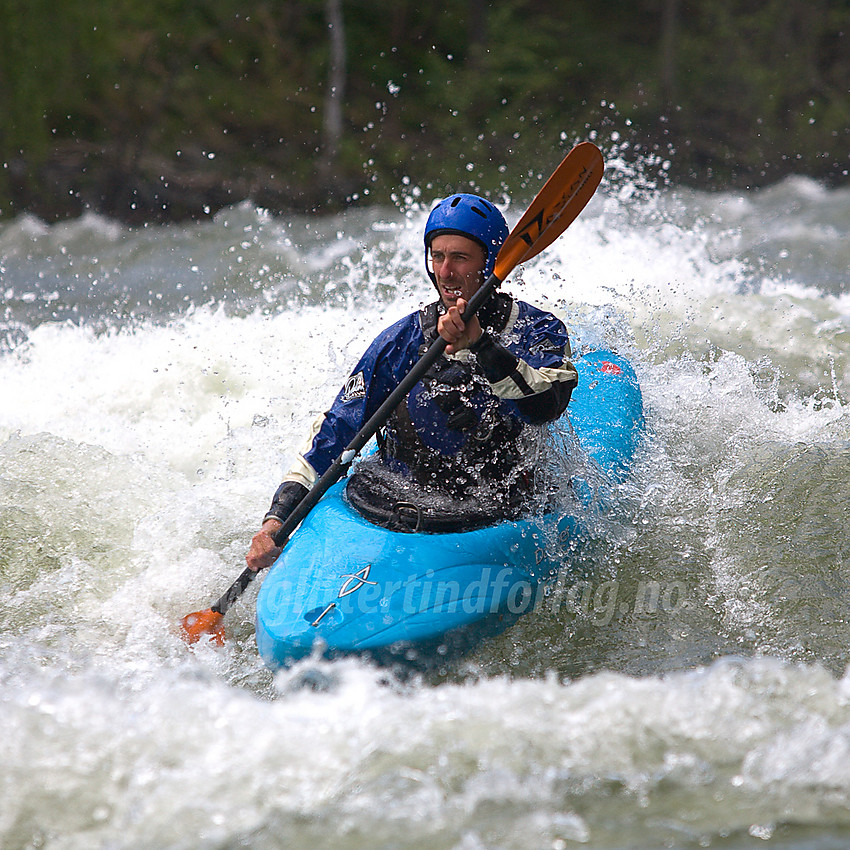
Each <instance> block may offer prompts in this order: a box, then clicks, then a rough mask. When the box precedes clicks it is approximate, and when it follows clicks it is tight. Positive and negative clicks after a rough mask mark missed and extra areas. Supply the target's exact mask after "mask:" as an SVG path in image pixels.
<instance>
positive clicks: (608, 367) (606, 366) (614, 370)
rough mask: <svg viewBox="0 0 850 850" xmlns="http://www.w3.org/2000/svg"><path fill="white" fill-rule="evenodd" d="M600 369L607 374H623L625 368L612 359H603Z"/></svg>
mask: <svg viewBox="0 0 850 850" xmlns="http://www.w3.org/2000/svg"><path fill="white" fill-rule="evenodd" d="M599 371H600V372H604V373H605V374H606V375H622V374H623V370H622V369H621V368H620V367H619V366H618V365H617V364H616V363H612V362H611V361H610V360H603V361H602V362H601V363H600V364H599Z"/></svg>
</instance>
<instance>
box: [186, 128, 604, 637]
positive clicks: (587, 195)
mask: <svg viewBox="0 0 850 850" xmlns="http://www.w3.org/2000/svg"><path fill="white" fill-rule="evenodd" d="M603 171H604V164H603V161H602V154H601V153H600V152H599V149H598V148H597V147H596V146H595V145H592V144H591V143H590V142H582V143H581V144H579V145H576V146H575V147H574V148H573V149H572V150H571V151H570V152H569V153H568V154H567V155H566V156H565V157H564V159H563V161H562V162H561V164H560V165H559V166H558V167H557V168H556V169H555V171H554V172H553V174H552V176H551V177H550V178H549V179H548V180H547V181H546V184H545V185H544V186H543V188H542V189H541V190H540V192H538V194H537V197H536V198H535V199H534V200H533V201H532V202H531V206H529V208H528V209H527V210H526V212H525V215H523V217H522V218H521V219H520V220H519V222H518V223H517V225H516V227H514V229H513V230H512V231H511V232H510V234H509V235H508V238H507V239H506V240H505V242H504V244H503V245H502V247H501V249H500V250H499V253H498V255H497V256H496V265H495V269H494V271H493V274H491V275H490V277H489V278H488V279H487V280H486V281H485V282H484V284H483V286H482V287H481V288H480V289H479V290H478V291H477V292H476V293H475V294H474V295H473V296H472V298H470V299H469V303H468V305H467V308H466V310H465V311H464V314H463V317H462V318H463V321H464V322H468V321H469V320H470V319H471V318H472V317H473V316H474V315H475V314H476V313H477V312H478V310H479V309H480V308H481V306H482V305H483V304H484V302H485V301H486V300H487V299H488V298H489V297H490V296H491V295H492V294H493V292H494V291H495V289H496V287H497V286H498V285H499V284H500V283H501V282H502V281H503V280H504V279H505V278H506V277H507V276H508V275H509V274H510V273H511V272H512V271H513V270H514V268H515V267H516V266H517V265H519V264H520V263H522V262H524V261H525V260H529V259H531V258H532V257H534V256H536V255H537V254H539V253H540V252H541V251H542V250H543V249H544V248H547V247H548V246H549V245H551V244H552V243H553V242H554V241H555V240H556V239H557V238H558V237H559V236H560V235H561V234H562V233H563V232H564V231H565V230H566V229H567V228H568V227H569V226H570V224H572V223H573V221H574V220H575V218H576V216H578V214H579V213H580V212H581V211H582V210H583V209H584V207H585V206H586V204H587V202H588V201H589V200H590V199H591V198H592V197H593V193H594V192H595V191H596V187H597V186H598V185H599V182H600V181H601V180H602V172H603ZM445 348H446V341H445V340H444V339H443V338H442V337H438V338H437V339H436V340H435V341H434V342H433V343H432V344H431V346H430V347H429V348H428V350H427V351H426V352H425V353H424V354H423V355H422V357H421V358H420V359H419V361H418V362H417V363H416V365H415V366H414V367H413V368H412V369H411V370H410V372H408V373H407V375H406V376H405V377H404V378H403V379H402V381H401V383H400V384H399V385H398V386H397V387H396V388H395V390H393V392H392V393H390V395H389V396H388V397H387V399H386V401H384V403H383V404H382V405H381V406H380V407H379V408H378V409H377V411H375V413H374V414H373V415H372V417H371V418H370V419H369V421H368V422H366V424H365V425H364V426H363V427H362V428H361V429H360V430H359V431H358V432H357V434H355V436H354V439H352V441H351V442H350V443H349V444H348V446H347V447H346V449H345V451H344V452H343V453H342V454H341V455H340V456H339V457H338V458H337V459H336V460H335V461H334V462H333V463H332V464H331V466H330V468H329V469H328V471H327V472H325V474H324V475H323V476H322V477H321V478H319V480H318V481H317V482H316V483H315V484H314V485H313V487H312V489H311V490H310V491H309V492H308V493H307V495H306V496H305V497H304V498H303V499H302V500H301V502H299V503H298V505H297V507H296V508H295V510H294V511H293V512H292V513H291V514H290V515H289V517H288V518H287V520H286V522H285V523H284V524H283V527H282V528H280V529H279V530H278V531H277V532H276V533H275V534H274V535H273V539H274V542H275V543H276V544H277V545H278V546H283V545H284V544H285V543H286V541H287V540H288V539H289V537H290V536H291V535H292V533H293V532H294V531H295V529H296V528H298V526H299V525H300V524H301V521H302V520H303V519H304V518H305V517H306V516H307V514H308V513H310V511H311V510H312V509H313V507H314V506H315V504H316V503H317V502H318V501H319V499H321V497H322V496H323V495H324V494H325V493H326V492H327V490H328V489H329V488H330V487H331V486H333V485H334V484H335V483H336V482H337V481H338V480H339V479H340V478H341V477H342V476H343V475H344V474H345V472H346V471H347V470H348V467H349V466H350V465H351V462H352V461H353V460H354V458H355V457H356V456H357V454H358V453H359V452H360V450H361V449H362V448H363V447H364V446H365V445H366V443H368V442H369V440H370V439H371V438H372V437H373V436H374V435H375V433H376V432H377V430H378V429H379V428H380V427H381V426H382V425H384V424H385V423H386V421H387V420H388V419H389V417H390V414H391V413H392V412H393V410H395V409H396V407H398V405H399V403H400V402H401V401H402V399H403V398H404V397H405V396H406V395H407V394H408V393H409V392H410V391H411V390H412V389H413V387H414V386H416V384H417V383H418V382H419V380H420V379H421V378H422V377H423V376H424V375H425V373H426V372H427V371H428V370H429V369H430V368H431V366H432V365H433V364H434V363H435V362H436V360H437V359H438V358H439V357H440V356H441V355H442V353H443V351H444V350H445ZM256 576H257V573H256V572H255V571H254V570H252V569H250V568H246V569H245V570H244V571H243V572H242V574H241V575H240V576H239V578H237V579H236V581H235V582H234V583H233V584H232V585H231V586H230V587H229V588H228V590H227V592H226V593H225V594H224V596H222V597H221V598H220V599H219V600H218V601H217V602H215V603H214V604H213V605H212V606H211V607H210V608H207V609H206V610H205V611H197V612H195V613H193V614H187V615H186V616H185V617H184V618H183V620H182V621H181V632H182V636H183V639H184V640H185V641H186V642H187V643H195V642H196V641H197V640H199V639H200V638H201V637H203V636H208V637H209V638H210V640H211V641H212V642H213V643H217V644H221V643H223V641H224V626H223V622H222V620H223V618H224V615H225V614H226V613H227V611H228V609H229V608H230V607H231V606H232V605H233V603H234V602H235V601H236V600H237V599H238V598H239V597H240V596H241V595H242V593H243V592H244V590H245V588H246V587H248V585H249V584H250V583H251V582H252V581H253V580H254V578H255V577H256Z"/></svg>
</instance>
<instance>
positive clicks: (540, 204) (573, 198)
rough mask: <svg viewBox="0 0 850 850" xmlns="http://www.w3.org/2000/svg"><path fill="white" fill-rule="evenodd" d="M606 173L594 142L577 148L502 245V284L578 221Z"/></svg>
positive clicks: (499, 266) (498, 266)
mask: <svg viewBox="0 0 850 850" xmlns="http://www.w3.org/2000/svg"><path fill="white" fill-rule="evenodd" d="M604 171H605V163H604V162H603V160H602V154H601V153H600V151H599V148H597V147H596V145H594V144H592V143H591V142H582V143H581V144H578V145H576V146H575V147H574V148H573V149H572V150H571V151H570V152H569V153H568V154H567V155H566V156H565V157H564V159H563V161H562V162H561V164H560V165H559V166H558V167H557V168H556V169H555V171H554V172H553V173H552V176H551V177H550V178H549V179H548V180H547V181H546V183H545V185H544V186H543V188H542V189H541V190H540V191H539V192H538V193H537V197H536V198H535V199H534V200H533V201H532V202H531V206H530V207H529V208H528V209H527V210H526V212H525V215H523V217H522V218H521V219H520V220H519V222H518V223H517V225H516V227H514V229H513V230H512V231H511V232H510V234H509V236H508V238H507V239H506V240H505V243H504V245H502V247H501V250H500V251H499V254H498V256H497V257H496V268H495V275H496V277H497V278H499V280H504V279H505V278H506V277H507V276H508V275H509V274H510V273H511V271H512V270H513V269H514V268H515V267H516V266H517V264H519V263H522V262H524V261H525V260H530V259H531V258H532V257H535V256H537V254H539V253H540V252H541V251H542V250H543V249H544V248H547V247H548V246H549V245H551V244H552V243H553V242H554V241H555V240H556V239H557V238H558V237H559V236H560V235H561V234H562V233H563V232H564V231H565V230H566V229H567V228H568V227H569V226H570V225H571V224H572V223H573V221H575V218H576V216H577V215H578V214H579V213H580V212H581V211H582V210H583V209H584V208H585V206H586V205H587V202H588V201H589V200H590V199H591V198H592V197H593V193H594V192H595V191H596V187H597V186H599V183H600V181H601V180H602V173H603V172H604Z"/></svg>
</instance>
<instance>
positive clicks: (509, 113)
mask: <svg viewBox="0 0 850 850" xmlns="http://www.w3.org/2000/svg"><path fill="white" fill-rule="evenodd" d="M848 31H850V3H848V2H846V0H845V2H835V0H833V2H828V0H805V2H802V0H760V1H759V2H756V0H704V2H697V0H690V1H689V0H633V2H624V0H613V1H612V2H598V0H597V2H590V0H502V2H492V3H487V2H485V1H484V0H461V2H458V3H454V4H447V6H444V4H435V3H421V2H419V3H414V2H410V0H393V1H392V2H389V0H254V2H249V0H240V2H236V0H145V2H140V0H109V2H106V0H0V163H1V164H2V170H0V215H4V216H10V215H15V214H18V213H20V212H22V211H24V210H29V211H32V212H34V213H36V214H38V215H41V216H42V217H44V218H47V219H49V220H52V219H56V218H60V217H63V216H68V215H76V214H79V213H80V212H82V211H83V210H85V209H94V210H98V211H100V212H103V213H106V214H109V215H113V216H116V217H119V218H121V219H123V220H127V221H149V220H169V219H179V218H183V217H186V216H203V215H205V214H208V213H210V212H214V211H215V210H216V209H217V208H219V207H221V206H222V205H226V204H231V203H235V202H238V201H240V200H243V199H245V198H251V199H252V200H253V201H254V202H255V203H257V204H259V205H260V206H264V207H268V208H269V209H271V210H273V211H284V210H287V209H294V210H310V209H318V210H332V209H337V208H339V207H340V206H342V205H345V204H347V203H351V202H352V201H355V202H363V201H364V200H365V201H371V202H378V203H387V202H390V201H391V199H393V198H395V199H398V198H400V197H408V196H409V195H410V194H411V193H413V192H414V191H415V190H416V189H417V188H418V189H421V190H422V191H423V192H424V193H425V194H426V195H427V197H429V198H430V197H433V196H436V195H439V194H441V193H443V192H446V191H449V190H453V189H455V188H467V187H470V188H473V189H476V190H478V191H482V192H486V193H494V194H496V195H497V196H498V195H499V194H500V193H501V192H504V191H507V192H511V193H514V194H519V195H520V197H521V198H522V197H523V196H524V195H525V190H526V184H527V183H529V184H530V185H529V187H528V193H529V194H533V191H532V190H534V189H536V187H537V186H538V185H539V184H538V182H537V178H538V175H545V174H547V173H548V172H549V171H550V170H551V168H553V167H554V165H555V164H556V163H557V162H558V161H559V160H560V158H561V156H562V155H563V153H564V151H565V150H566V149H568V148H569V147H571V146H572V144H573V143H574V142H575V141H578V140H582V139H586V138H595V139H596V140H597V142H598V143H600V144H601V146H602V147H603V148H606V147H610V146H611V145H614V146H615V147H616V148H617V150H618V152H619V153H620V154H622V155H626V156H632V157H647V156H649V159H650V161H652V162H655V163H656V164H657V165H658V166H659V173H660V174H664V175H666V176H669V179H671V180H673V181H675V182H682V183H689V184H693V185H698V186H701V187H710V188H723V187H727V186H732V185H734V186H758V185H764V184H766V183H770V182H774V181H776V180H778V179H780V178H781V177H783V176H784V175H787V174H790V173H796V174H805V175H809V176H812V177H814V178H817V179H821V180H824V181H826V182H829V183H831V184H837V183H843V182H846V181H847V180H848V168H850V158H848V151H850V37H848V35H847V33H848ZM526 200H527V198H526Z"/></svg>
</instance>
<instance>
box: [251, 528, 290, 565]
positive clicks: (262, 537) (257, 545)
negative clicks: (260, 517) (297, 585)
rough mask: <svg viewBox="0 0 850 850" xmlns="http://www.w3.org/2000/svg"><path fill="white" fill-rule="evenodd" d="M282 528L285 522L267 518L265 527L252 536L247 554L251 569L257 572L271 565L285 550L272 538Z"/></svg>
mask: <svg viewBox="0 0 850 850" xmlns="http://www.w3.org/2000/svg"><path fill="white" fill-rule="evenodd" d="M281 528H283V523H282V522H280V521H279V520H276V519H267V520H266V521H265V522H264V523H263V527H262V528H261V529H260V530H259V531H258V532H257V533H256V534H255V535H254V536H253V537H252V538H251V546H250V548H249V549H248V554H247V555H246V556H245V561H246V563H247V564H248V568H249V569H252V570H253V571H254V572H255V573H256V572H259V571H260V570H264V569H266V568H267V567H270V566H271V565H272V564H273V563H274V562H275V561H276V560H277V557H278V555H280V553H281V552H282V551H283V550H282V548H281V547H280V546H278V545H277V544H276V543H275V542H274V540H272V534H274V533H275V532H276V531H280V529H281Z"/></svg>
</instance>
